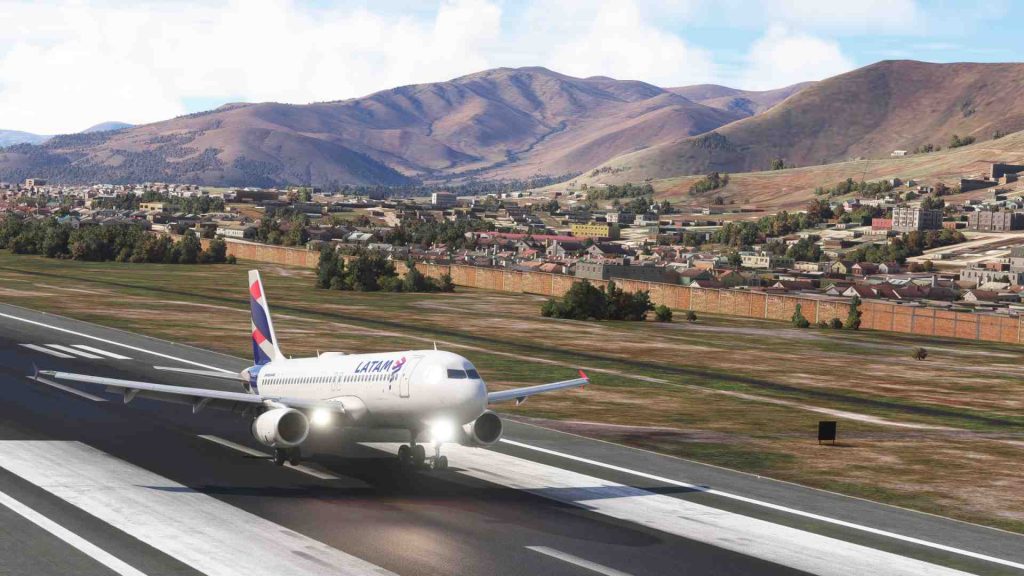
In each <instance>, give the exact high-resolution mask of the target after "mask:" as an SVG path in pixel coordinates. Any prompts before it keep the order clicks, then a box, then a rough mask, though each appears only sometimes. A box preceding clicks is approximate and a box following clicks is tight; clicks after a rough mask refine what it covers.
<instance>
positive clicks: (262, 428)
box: [252, 408, 309, 448]
mask: <svg viewBox="0 0 1024 576" xmlns="http://www.w3.org/2000/svg"><path fill="white" fill-rule="evenodd" d="M252 435H253V436H254V437H255V438H256V440H258V441H259V442H260V444H263V445H264V446H270V447H271V448H293V447H295V446H298V445H299V444H302V442H303V441H305V440H306V436H309V419H308V418H306V415H305V414H303V413H302V412H299V411H298V410H295V409H293V408H274V409H273V410H267V411H266V412H264V413H263V414H260V415H259V416H258V417H257V418H256V419H255V420H253V421H252Z"/></svg>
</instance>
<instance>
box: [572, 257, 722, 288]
mask: <svg viewBox="0 0 1024 576" xmlns="http://www.w3.org/2000/svg"><path fill="white" fill-rule="evenodd" d="M576 277H577V278H586V279H587V280H611V279H614V278H623V279H627V280H642V281H645V282H661V283H665V284H678V283H679V274H678V273H676V272H674V271H672V270H669V269H667V268H665V267H664V266H637V265H629V264H610V263H608V262H604V261H600V260H580V261H579V262H577V263H576ZM707 277H710V275H708V276H707Z"/></svg>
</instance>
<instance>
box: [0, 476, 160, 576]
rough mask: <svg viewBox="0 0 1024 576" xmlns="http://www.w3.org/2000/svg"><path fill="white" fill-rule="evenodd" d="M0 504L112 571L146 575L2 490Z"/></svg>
mask: <svg viewBox="0 0 1024 576" xmlns="http://www.w3.org/2000/svg"><path fill="white" fill-rule="evenodd" d="M0 504H3V505H4V506H6V507H7V508H9V509H10V510H11V511H13V512H14V513H15V514H17V515H19V516H21V517H22V518H24V519H26V520H28V521H29V522H31V523H33V524H35V525H36V526H39V527H40V528H42V529H43V530H46V531H47V532H49V533H50V534H52V535H53V536H56V537H57V538H59V539H61V540H62V541H64V543H65V544H67V545H69V546H71V547H72V548H74V549H75V550H78V551H79V552H81V553H82V554H85V555H86V556H88V557H90V558H92V559H93V560H95V561H97V562H99V563H100V564H102V565H104V566H106V567H107V568H110V569H111V570H113V571H114V572H117V573H118V574H120V575H121V576H146V574H145V573H143V572H140V571H139V570H136V569H135V568H133V567H132V566H130V565H128V564H127V563H126V562H125V561H123V560H121V559H120V558H118V557H116V556H114V555H113V554H111V553H109V552H107V551H106V550H104V549H102V548H100V547H99V546H96V545H95V544H93V543H92V542H89V541H88V540H86V539H85V538H82V537H81V536H79V535H78V534H75V533H74V532H72V531H71V530H68V529H67V528H65V527H63V526H61V525H60V524H58V523H56V522H54V521H53V520H50V519H49V518H47V517H46V516H44V515H42V514H40V513H39V512H36V511H35V510H33V509H32V508H30V507H28V506H26V505H25V504H22V503H21V502H19V501H18V500H16V499H14V498H13V497H11V496H9V495H8V494H6V493H4V492H0Z"/></svg>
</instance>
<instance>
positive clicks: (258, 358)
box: [249, 270, 284, 365]
mask: <svg viewBox="0 0 1024 576" xmlns="http://www.w3.org/2000/svg"><path fill="white" fill-rule="evenodd" d="M249 307H250V309H251V311H252V356H253V360H254V362H255V363H256V364H257V365H261V364H267V363H269V362H273V361H274V360H282V359H284V354H281V349H280V348H278V346H277V335H276V334H274V323H273V321H271V319H270V307H269V306H267V294H266V292H264V290H263V281H262V280H260V272H259V270H249Z"/></svg>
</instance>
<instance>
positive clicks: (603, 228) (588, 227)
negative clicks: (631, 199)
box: [572, 222, 619, 240]
mask: <svg viewBox="0 0 1024 576" xmlns="http://www.w3.org/2000/svg"><path fill="white" fill-rule="evenodd" d="M572 235H573V236H575V237H577V238H607V239H609V240H618V238H619V225H618V224H611V223H608V222H588V223H586V224H582V223H574V224H573V225H572Z"/></svg>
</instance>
